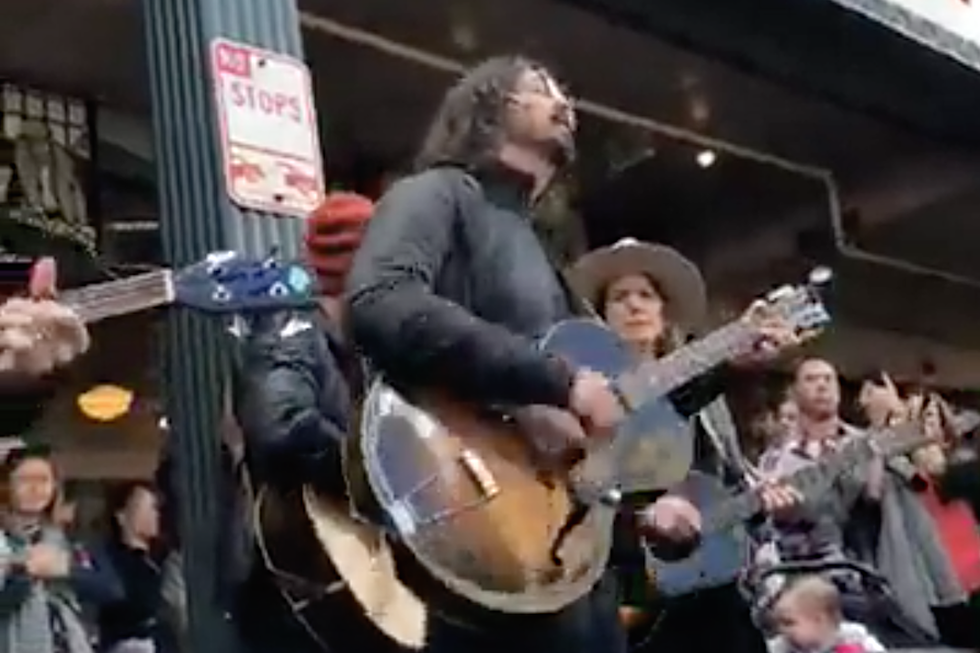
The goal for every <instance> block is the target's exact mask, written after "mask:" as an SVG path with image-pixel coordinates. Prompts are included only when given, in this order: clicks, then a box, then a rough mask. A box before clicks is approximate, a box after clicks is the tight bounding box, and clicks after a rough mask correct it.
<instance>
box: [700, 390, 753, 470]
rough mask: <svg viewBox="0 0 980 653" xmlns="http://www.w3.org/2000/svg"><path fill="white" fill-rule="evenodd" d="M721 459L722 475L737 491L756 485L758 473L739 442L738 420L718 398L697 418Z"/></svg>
mask: <svg viewBox="0 0 980 653" xmlns="http://www.w3.org/2000/svg"><path fill="white" fill-rule="evenodd" d="M695 419H696V420H697V421H698V422H699V423H700V425H701V430H702V431H704V433H705V435H706V436H707V438H708V440H709V441H710V442H711V444H712V446H713V448H714V449H715V452H716V453H717V455H718V459H719V464H720V467H721V468H722V469H721V470H720V471H721V472H722V473H723V474H724V475H725V476H726V477H728V478H730V479H732V480H733V481H734V482H735V484H736V486H737V487H738V489H747V488H749V487H750V486H752V485H754V484H755V482H756V481H757V480H758V478H759V473H758V472H757V471H756V470H755V469H754V468H753V466H752V465H751V464H750V463H749V462H748V461H747V460H746V458H745V455H744V454H743V453H742V447H741V445H740V444H739V441H738V432H737V430H736V427H735V419H734V417H733V415H732V412H731V409H730V408H729V406H728V402H727V401H726V400H725V398H724V397H719V398H717V399H715V400H714V401H712V402H711V403H710V404H708V405H707V406H705V407H704V408H703V409H702V410H701V412H699V413H698V414H697V416H696V418H695Z"/></svg>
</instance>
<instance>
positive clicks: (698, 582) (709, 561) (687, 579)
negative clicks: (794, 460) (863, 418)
mask: <svg viewBox="0 0 980 653" xmlns="http://www.w3.org/2000/svg"><path fill="white" fill-rule="evenodd" d="M978 424H980V414H977V413H974V412H964V413H961V414H960V415H957V416H956V417H955V418H953V420H952V423H951V430H952V431H953V433H954V434H955V435H956V436H957V437H958V436H959V435H962V434H965V433H969V432H970V431H972V430H973V429H975V428H976V427H977V425H978ZM930 442H931V440H930V439H929V438H928V437H927V436H926V435H925V434H923V433H922V430H921V428H920V427H919V425H918V424H916V423H910V424H903V425H901V426H897V427H892V428H889V429H884V430H881V431H876V432H870V433H869V434H868V436H867V437H864V438H855V439H852V440H850V441H848V442H847V443H846V444H845V445H844V446H843V447H841V448H840V449H839V450H838V451H835V452H833V453H831V454H828V455H826V456H825V457H823V458H822V459H821V460H820V461H819V462H817V463H814V464H813V465H808V466H806V467H803V468H802V469H800V470H798V471H796V472H795V473H792V474H789V475H787V476H785V477H783V478H781V479H780V480H781V482H784V483H787V484H789V485H791V486H792V487H794V488H796V489H797V490H798V491H799V492H800V494H802V495H803V497H804V499H805V500H813V499H816V498H818V497H819V496H820V495H822V494H824V493H825V492H828V491H829V490H830V489H831V487H832V486H833V484H834V482H835V481H836V480H837V479H838V478H839V477H840V475H841V474H843V473H845V472H847V471H848V470H851V469H856V468H859V467H860V466H862V465H867V464H868V462H869V461H870V460H871V456H872V455H873V450H874V449H877V450H878V451H879V452H881V454H882V455H884V456H885V457H886V458H891V457H893V456H898V455H901V454H904V453H908V452H909V451H912V450H914V449H916V448H918V447H922V446H925V445H927V444H929V443H930ZM671 493H677V494H680V495H682V496H685V497H687V498H688V499H690V500H691V502H692V503H694V504H695V505H696V506H698V508H700V509H701V511H702V516H703V522H702V533H703V540H702V543H701V546H700V547H699V548H698V550H697V551H695V553H694V554H693V555H691V556H690V557H689V558H686V559H685V560H681V561H679V562H672V563H667V562H663V561H661V560H658V559H657V558H655V557H653V556H652V555H650V554H649V552H648V555H647V576H648V577H649V578H651V579H652V580H653V584H654V588H655V594H656V595H657V596H659V597H662V598H664V599H671V598H675V597H679V596H684V595H687V594H692V593H695V592H698V591H700V590H705V589H709V588H712V587H719V586H721V585H724V584H727V583H730V582H732V581H734V580H736V579H738V578H739V576H740V574H741V573H742V571H743V570H744V569H745V568H746V565H747V564H748V562H749V555H750V547H749V535H748V532H747V530H746V527H745V524H746V523H747V522H748V521H750V520H751V519H752V518H754V517H755V516H756V515H759V514H760V513H761V510H762V505H761V502H760V499H759V495H758V493H757V492H754V491H752V490H748V491H745V492H742V493H739V494H735V495H732V494H731V493H730V492H729V491H728V490H726V489H725V487H724V486H723V485H722V484H721V482H720V481H719V480H718V479H717V478H714V477H712V476H708V475H705V474H700V473H696V472H695V473H692V474H691V475H690V476H689V477H688V478H687V480H685V481H684V482H683V483H682V484H681V485H680V486H678V487H677V488H675V489H672V490H671Z"/></svg>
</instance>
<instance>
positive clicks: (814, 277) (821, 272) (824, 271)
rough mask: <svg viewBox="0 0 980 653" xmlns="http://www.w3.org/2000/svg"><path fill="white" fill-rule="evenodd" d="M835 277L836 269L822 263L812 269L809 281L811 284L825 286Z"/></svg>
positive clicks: (808, 277) (808, 276)
mask: <svg viewBox="0 0 980 653" xmlns="http://www.w3.org/2000/svg"><path fill="white" fill-rule="evenodd" d="M833 278H834V271H833V270H831V269H830V268H829V267H827V266H826V265H820V266H818V267H815V268H813V269H812V270H810V274H809V275H807V281H808V282H809V284H810V285H811V286H823V285H825V284H827V283H829V282H830V280H831V279H833Z"/></svg>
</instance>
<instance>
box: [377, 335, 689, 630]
mask: <svg viewBox="0 0 980 653" xmlns="http://www.w3.org/2000/svg"><path fill="white" fill-rule="evenodd" d="M545 346H546V347H547V348H548V349H550V350H553V351H556V352H557V353H560V354H561V355H563V356H564V357H566V358H567V359H570V360H571V361H572V362H573V363H575V364H576V365H583V364H584V365H588V366H589V367H592V368H593V369H597V370H601V371H605V372H607V373H609V374H614V373H615V372H616V370H615V369H613V368H614V367H615V366H616V365H626V364H627V363H628V358H627V357H626V356H625V352H624V350H623V349H622V348H621V347H620V346H619V342H618V340H616V339H615V337H613V336H611V334H609V332H608V331H606V330H605V329H604V328H602V327H601V326H599V325H598V324H597V323H594V322H585V321H574V322H570V323H563V324H562V325H559V326H558V327H557V328H556V329H555V330H554V331H553V333H552V334H551V336H550V337H549V338H548V339H547V340H546V341H545ZM362 411H363V412H362V430H361V434H360V443H361V463H362V465H363V468H364V472H365V476H366V478H367V480H368V483H369V485H370V488H371V490H372V492H373V494H374V498H375V500H376V503H377V504H378V505H379V506H380V508H381V509H382V511H383V513H384V515H385V516H386V521H387V522H388V523H389V524H390V526H391V527H392V529H393V530H394V531H395V532H396V533H397V536H398V539H399V541H400V542H401V543H402V544H403V545H404V547H405V549H406V550H407V551H408V552H409V553H410V554H411V555H410V556H409V557H410V559H411V563H412V564H410V566H413V567H415V569H414V570H412V569H410V570H408V571H406V573H405V575H404V577H405V578H406V579H408V582H409V585H410V586H411V587H412V588H413V589H414V590H415V591H416V592H418V593H419V594H420V596H421V597H422V598H423V600H425V602H426V603H427V604H428V605H430V606H431V607H432V608H433V610H435V611H437V612H439V613H441V614H442V615H444V616H445V617H447V618H449V619H452V620H454V621H459V622H464V623H471V622H481V623H486V621H487V620H488V619H492V618H493V615H494V614H495V613H496V614H499V613H508V614H535V613H547V612H555V611H558V610H560V609H562V608H563V607H565V606H567V605H568V604H570V603H572V602H574V601H575V600H576V599H578V598H580V597H582V596H583V595H585V594H586V593H587V592H588V591H589V590H590V589H591V588H592V587H593V585H594V584H595V583H596V581H597V580H598V579H599V578H600V576H601V575H602V573H603V571H604V570H605V567H606V562H607V559H608V555H609V550H610V545H611V537H612V524H613V519H614V515H615V508H614V507H610V506H604V505H599V504H596V505H593V506H592V507H591V509H589V510H588V512H587V513H586V514H585V516H584V519H582V521H581V522H580V523H579V524H578V525H577V526H575V528H573V529H571V530H570V531H569V533H568V535H567V537H565V538H564V539H563V540H562V546H561V547H560V548H559V550H558V551H557V554H558V555H557V559H556V557H555V556H554V555H553V548H554V544H555V542H556V539H558V535H559V531H561V530H562V527H563V526H565V525H566V523H567V522H568V519H569V516H570V515H571V514H572V512H573V510H574V509H575V507H576V505H577V504H576V501H575V499H574V493H573V491H572V488H571V485H570V481H569V478H570V477H569V473H568V472H569V471H570V470H551V471H544V470H543V469H542V468H541V467H540V465H539V464H538V461H539V460H540V458H539V457H538V456H536V452H535V451H534V450H533V448H532V447H531V446H530V445H529V440H528V438H527V436H526V435H525V434H524V433H522V432H521V430H520V428H519V427H518V425H517V424H516V423H515V422H514V421H513V420H507V419H504V418H503V417H501V416H499V415H494V414H487V413H486V412H484V413H481V412H480V411H479V410H477V409H475V408H474V407H472V406H468V405H466V404H462V403H458V402H455V401H452V400H450V399H448V398H446V397H445V396H440V395H435V394H426V393H417V394H414V395H413V396H412V398H411V401H409V399H408V398H406V397H405V396H403V395H402V394H400V393H399V392H397V391H395V390H394V389H393V388H391V387H389V386H387V385H385V384H384V383H381V382H376V383H375V384H374V385H373V386H372V388H371V390H370V392H369V393H368V396H367V398H366V399H365V402H364V405H363V408H362ZM643 415H644V417H645V418H647V417H649V419H650V422H645V423H646V424H647V425H649V424H650V423H652V422H653V421H656V420H659V419H665V420H667V422H666V423H669V424H670V425H671V427H672V428H670V429H668V431H669V432H670V433H671V437H674V431H673V427H676V426H677V425H680V424H683V425H684V426H685V427H686V422H685V421H684V420H682V419H680V418H679V417H678V416H677V415H676V413H674V412H673V411H672V410H665V409H664V405H663V404H662V405H661V406H660V407H659V408H658V409H657V410H651V411H650V412H649V413H643ZM620 431H621V433H622V434H623V435H624V438H623V442H624V443H631V442H632V441H633V439H636V438H635V436H636V435H637V434H638V433H639V431H638V430H636V429H635V428H633V425H632V423H629V424H625V425H624V426H623V428H622V429H621V430H620ZM687 433H688V431H686V430H685V437H686V438H687V441H686V446H687V447H688V448H689V447H690V446H691V443H690V436H689V435H688V434H687ZM631 434H632V436H631ZM626 436H631V437H626ZM618 439H619V437H618V436H617V440H618ZM617 453H618V452H617ZM634 455H635V452H634ZM684 457H685V455H683V454H682V455H678V456H675V458H676V459H678V460H680V462H681V464H683V460H684ZM686 457H687V460H688V461H689V460H690V458H691V455H690V453H687V454H686ZM620 458H621V456H618V455H617V456H612V457H610V458H607V459H606V462H612V463H614V464H613V467H612V468H610V469H608V470H607V471H609V472H610V473H611V474H612V476H610V478H615V474H616V472H617V471H618V470H617V469H615V463H616V461H617V460H619V459H620ZM640 471H649V470H640ZM686 471H687V470H686V469H685V470H684V473H686ZM636 476H637V478H639V476H640V475H639V474H637V475H636ZM668 476H670V478H664V479H663V485H661V486H660V487H666V486H667V485H670V484H672V483H673V482H675V479H674V478H673V476H674V474H670V475H668ZM681 477H683V474H681ZM646 480H647V481H648V482H647V483H646V485H647V486H649V485H651V484H653V485H657V483H655V482H654V480H652V479H651V478H650V477H649V474H648V475H647V477H646Z"/></svg>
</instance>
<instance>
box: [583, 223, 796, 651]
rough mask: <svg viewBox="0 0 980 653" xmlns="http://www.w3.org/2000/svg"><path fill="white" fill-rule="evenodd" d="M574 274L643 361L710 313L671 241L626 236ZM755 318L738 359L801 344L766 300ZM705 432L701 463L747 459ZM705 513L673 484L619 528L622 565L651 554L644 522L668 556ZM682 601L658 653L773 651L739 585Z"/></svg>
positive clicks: (697, 403)
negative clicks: (640, 544) (750, 342)
mask: <svg viewBox="0 0 980 653" xmlns="http://www.w3.org/2000/svg"><path fill="white" fill-rule="evenodd" d="M570 280H571V282H572V285H573V286H574V287H575V289H576V290H577V291H578V292H579V293H580V294H581V295H582V296H583V298H584V299H586V300H587V301H588V302H590V303H591V304H592V306H593V307H594V308H595V310H596V311H597V312H598V314H599V315H600V316H601V317H602V318H603V320H605V321H606V323H607V325H608V326H609V327H610V328H611V329H612V330H613V331H615V332H616V334H617V335H619V336H620V338H621V339H622V340H623V342H624V343H625V344H626V345H627V347H628V348H629V349H630V350H631V351H632V353H633V355H634V356H635V357H636V359H637V362H641V361H644V360H649V359H655V358H659V357H660V356H663V355H664V354H666V353H668V352H669V351H671V350H672V349H675V348H677V347H679V346H681V345H682V344H683V343H684V342H685V341H686V340H687V339H688V338H689V337H690V336H691V335H692V334H693V333H695V332H696V331H697V330H698V329H699V328H700V327H701V326H702V325H703V323H704V321H705V318H706V316H707V308H708V300H707V293H706V290H705V285H704V281H703V279H702V277H701V274H700V272H699V271H698V269H697V266H695V265H694V263H692V262H691V261H689V260H688V259H686V258H685V257H683V256H682V255H681V254H679V253H678V252H677V251H675V250H673V249H671V248H670V247H665V246H663V245H652V244H648V243H641V242H639V241H637V240H634V239H624V240H621V241H619V242H617V243H616V244H614V245H612V246H610V247H604V248H602V249H598V250H595V251H593V252H590V253H589V254H586V255H585V256H583V257H582V258H581V259H579V260H578V261H577V262H576V263H575V265H574V266H573V267H572V270H571V271H570ZM747 317H748V319H751V320H752V321H753V322H754V323H755V324H756V325H757V327H758V332H759V345H760V346H758V347H757V348H756V349H755V350H754V351H753V352H752V353H751V354H749V355H747V356H745V357H744V358H742V359H740V360H737V361H734V362H733V363H732V365H733V366H748V365H758V364H760V363H762V362H765V361H767V360H769V359H771V358H773V357H774V356H775V355H776V354H778V353H779V352H781V351H782V350H784V349H786V348H788V347H792V346H794V345H796V344H797V339H796V337H795V334H794V333H793V331H792V330H791V329H789V328H787V326H786V325H785V324H784V323H783V322H782V321H781V320H777V319H773V318H771V317H770V316H769V315H768V314H767V313H766V311H765V309H764V308H763V307H761V306H759V307H756V306H753V307H752V308H750V309H749V314H748V315H747ZM726 378H727V375H726V374H725V373H724V371H722V370H716V371H714V372H712V373H709V374H708V375H707V376H705V377H702V378H701V379H698V380H697V381H696V382H695V383H692V384H690V386H689V387H688V388H685V389H684V392H683V393H680V394H679V395H675V396H674V397H673V399H674V403H675V404H678V408H679V410H680V412H681V413H682V414H686V415H693V414H695V413H697V412H698V411H699V410H700V409H701V408H703V407H705V406H706V405H708V404H710V403H712V401H713V400H715V399H717V398H718V397H719V396H720V395H721V394H722V392H723V391H724V386H725V383H726V381H725V379H726ZM681 404H683V405H681ZM727 430H728V431H729V432H730V433H731V434H732V436H731V438H730V440H731V446H730V448H729V451H734V450H735V448H736V447H737V441H736V438H735V437H734V427H733V426H732V427H731V428H730V429H727ZM703 431H704V430H703V429H701V428H698V429H696V430H695V431H694V433H695V435H694V437H696V438H700V440H701V441H702V442H699V443H698V444H699V445H700V444H707V445H708V446H707V447H705V446H696V447H695V450H696V451H697V452H698V458H699V460H697V461H696V463H695V464H696V466H698V467H699V468H704V469H705V470H706V471H709V473H712V474H718V473H719V472H721V471H722V465H724V464H726V462H728V463H733V464H734V465H735V466H736V467H741V461H731V460H728V459H730V458H731V457H732V456H731V455H730V453H729V451H724V450H723V449H724V448H725V446H724V445H721V443H717V442H716V441H715V440H714V439H713V438H709V437H706V436H705V434H704V432H703ZM705 441H706V442H705ZM712 449H714V450H713V451H712ZM739 455H740V454H739ZM708 467H713V469H710V470H708V469H707V468H708ZM760 491H761V493H762V498H763V503H764V504H765V505H766V508H767V509H768V510H770V511H776V510H781V509H785V508H788V507H790V506H792V505H794V504H795V503H796V502H797V501H798V496H797V495H796V494H795V493H794V492H793V491H791V490H789V489H788V488H783V487H778V486H767V487H765V488H762V489H761V490H760ZM700 521H701V516H700V513H699V511H698V509H697V508H695V507H694V506H693V505H692V504H691V503H690V502H689V501H687V500H686V499H684V498H682V497H679V496H672V495H671V494H669V493H668V494H666V495H664V496H662V497H659V498H657V499H656V500H655V501H653V502H652V503H650V504H649V505H648V506H647V507H646V508H644V509H643V510H642V511H641V512H640V517H639V519H638V520H637V523H635V524H623V527H624V531H625V532H621V533H620V534H619V535H620V536H621V537H619V541H618V543H617V549H618V550H617V551H615V552H614V564H617V563H618V564H619V565H622V566H623V567H624V568H629V567H633V566H637V564H638V566H639V567H641V568H642V566H643V562H642V553H640V555H641V557H640V558H639V559H637V558H636V554H637V553H638V551H637V550H636V549H635V544H634V543H635V542H636V541H637V537H636V532H635V531H636V530H637V529H638V530H639V533H641V534H642V535H643V537H646V538H647V541H648V543H650V544H651V545H652V546H653V547H654V551H655V554H656V555H658V557H663V558H665V559H669V558H675V559H676V558H682V557H685V556H686V555H687V554H689V553H690V552H691V551H692V550H693V547H694V546H696V545H697V541H698V534H699V530H700ZM681 602H682V603H683V605H678V606H677V609H676V610H674V611H671V612H668V613H667V616H666V618H665V619H663V620H662V622H661V623H660V627H659V628H658V629H657V634H656V635H655V636H654V637H652V638H650V639H649V641H648V642H647V644H646V645H645V647H649V649H650V650H656V651H658V653H660V652H663V651H667V653H670V652H671V651H675V650H676V651H678V652H680V651H682V650H683V651H693V652H694V653H699V652H700V651H705V653H708V651H712V652H713V651H717V650H721V649H724V650H731V651H739V652H743V651H764V650H765V641H764V639H763V638H762V636H761V634H760V633H759V632H758V630H757V629H756V628H755V626H754V624H753V623H752V620H751V617H750V613H749V611H748V609H747V607H746V606H745V605H744V603H743V602H742V600H741V597H740V596H739V595H738V592H737V590H736V588H735V586H734V585H732V586H729V587H723V588H720V589H718V590H710V591H708V592H705V593H703V594H699V595H698V596H697V597H695V598H692V599H690V600H688V599H681ZM709 614H710V615H711V619H712V626H711V628H708V629H705V628H700V629H699V628H698V622H697V621H696V620H697V619H699V618H700V619H703V618H704V617H705V616H706V615H709Z"/></svg>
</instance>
